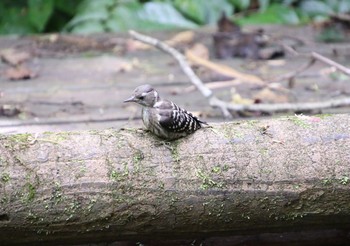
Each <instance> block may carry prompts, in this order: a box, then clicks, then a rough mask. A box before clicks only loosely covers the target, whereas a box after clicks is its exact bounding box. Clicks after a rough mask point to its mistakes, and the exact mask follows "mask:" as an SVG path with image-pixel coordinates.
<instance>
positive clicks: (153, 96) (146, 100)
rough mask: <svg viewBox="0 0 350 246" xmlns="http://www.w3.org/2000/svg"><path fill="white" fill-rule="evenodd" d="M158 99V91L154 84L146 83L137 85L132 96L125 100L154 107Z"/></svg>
mask: <svg viewBox="0 0 350 246" xmlns="http://www.w3.org/2000/svg"><path fill="white" fill-rule="evenodd" d="M158 100H159V95H158V92H157V91H156V90H155V89H153V87H152V86H150V85H147V84H146V85H140V86H139V87H137V88H136V89H135V90H134V92H133V94H132V96H131V97H130V98H128V99H126V100H124V102H135V103H138V104H140V105H142V106H146V107H153V106H154V104H155V103H156V102H157V101H158Z"/></svg>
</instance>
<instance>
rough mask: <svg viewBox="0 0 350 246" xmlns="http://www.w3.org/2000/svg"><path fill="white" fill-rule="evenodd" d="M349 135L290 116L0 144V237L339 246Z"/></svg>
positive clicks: (347, 120)
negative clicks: (307, 238)
mask: <svg viewBox="0 0 350 246" xmlns="http://www.w3.org/2000/svg"><path fill="white" fill-rule="evenodd" d="M349 126H350V115H333V116H326V115H324V116H319V117H317V116H315V117H306V116H292V117H284V118H279V119H272V120H263V121H252V120H251V121H244V122H232V123H223V124H216V125H213V128H205V129H201V130H199V131H197V132H196V133H195V134H193V135H191V136H189V137H188V138H185V139H180V140H178V141H174V142H171V143H165V142H163V141H160V140H159V139H156V138H155V137H153V136H152V135H150V134H149V133H145V132H140V131H136V130H119V131H116V130H104V131H88V132H60V133H50V132H48V133H42V134H41V135H38V136H34V135H31V134H20V135H8V136H5V135H2V136H1V140H0V239H1V242H2V243H3V244H25V243H26V244H28V243H40V242H41V243H46V244H52V243H56V244H79V243H80V244H81V243H87V242H108V241H117V240H137V241H142V240H145V241H147V240H150V239H152V240H161V239H169V238H173V239H178V238H188V237H190V238H203V237H208V236H216V235H230V236H235V235H263V234H262V233H284V232H291V231H303V230H305V231H308V230H311V231H312V230H313V231H317V230H328V231H329V230H335V232H337V233H338V232H339V233H340V234H341V235H343V236H344V238H345V239H346V238H348V237H349V236H348V234H347V233H346V232H347V231H349V229H350V205H349V204H350V189H349V188H350V185H349V184H350V180H349V177H350V151H349V150H350V127H349ZM337 233H335V234H336V235H339V234H337ZM344 233H345V234H344ZM288 235H289V234H288Z"/></svg>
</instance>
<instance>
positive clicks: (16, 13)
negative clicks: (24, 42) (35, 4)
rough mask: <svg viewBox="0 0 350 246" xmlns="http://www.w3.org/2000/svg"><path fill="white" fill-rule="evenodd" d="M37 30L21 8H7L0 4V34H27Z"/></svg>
mask: <svg viewBox="0 0 350 246" xmlns="http://www.w3.org/2000/svg"><path fill="white" fill-rule="evenodd" d="M36 31H37V30H36V29H35V28H34V27H33V25H32V24H31V23H30V21H29V17H28V12H26V11H23V9H22V8H21V7H9V6H7V5H5V4H4V3H2V2H0V34H20V35H23V34H28V33H33V32H36Z"/></svg>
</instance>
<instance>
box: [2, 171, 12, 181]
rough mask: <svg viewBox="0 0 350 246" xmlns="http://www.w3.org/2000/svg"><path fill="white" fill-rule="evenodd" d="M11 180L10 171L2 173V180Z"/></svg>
mask: <svg viewBox="0 0 350 246" xmlns="http://www.w3.org/2000/svg"><path fill="white" fill-rule="evenodd" d="M9 181H10V174H8V173H3V174H2V175H1V182H3V183H7V182H9Z"/></svg>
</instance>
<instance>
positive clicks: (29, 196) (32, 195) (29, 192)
mask: <svg viewBox="0 0 350 246" xmlns="http://www.w3.org/2000/svg"><path fill="white" fill-rule="evenodd" d="M27 189H28V190H27V202H32V201H33V200H34V198H35V195H36V189H35V187H34V185H32V184H31V183H29V184H28V186H27Z"/></svg>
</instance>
